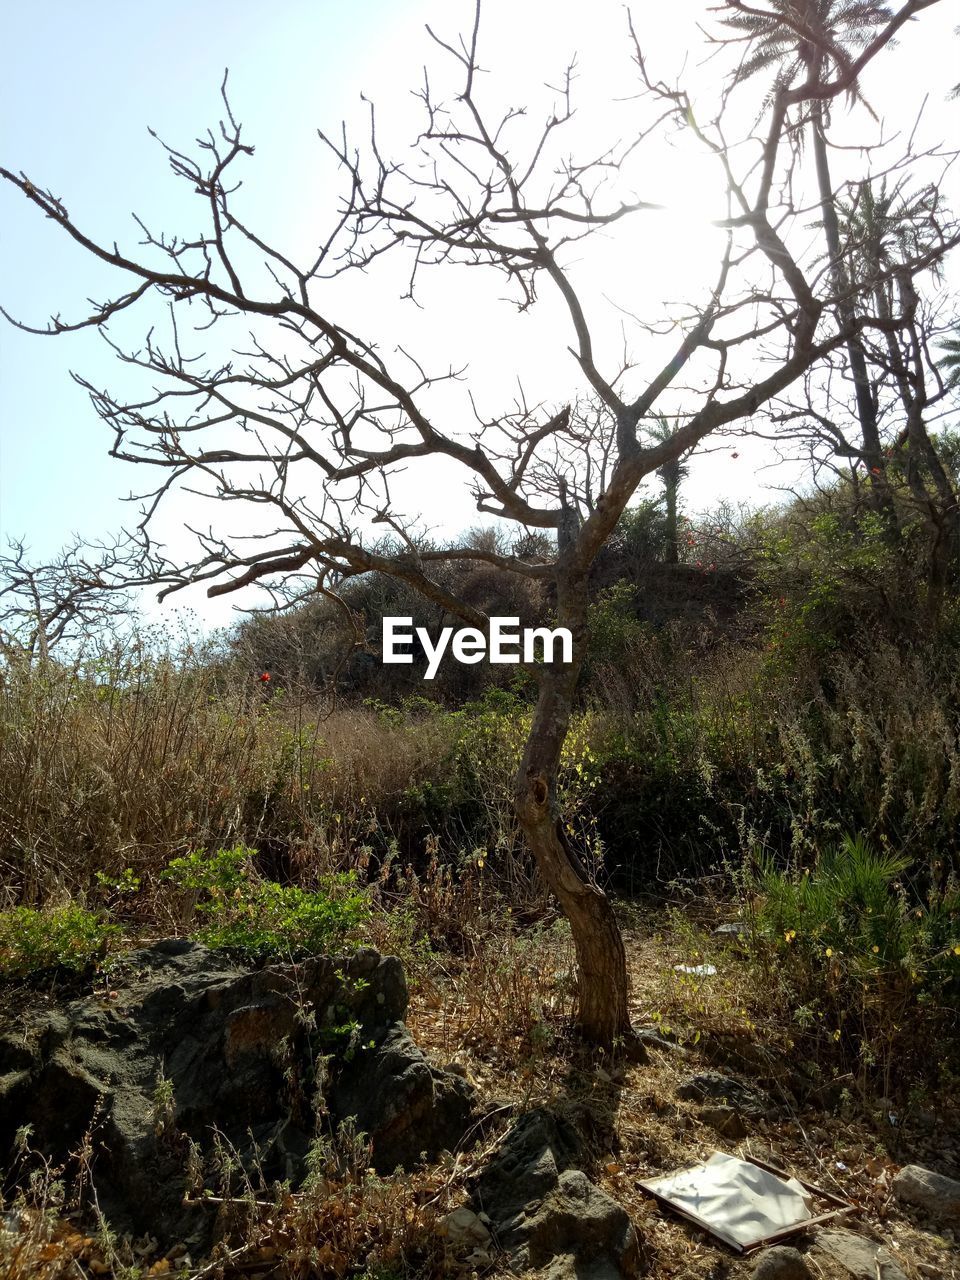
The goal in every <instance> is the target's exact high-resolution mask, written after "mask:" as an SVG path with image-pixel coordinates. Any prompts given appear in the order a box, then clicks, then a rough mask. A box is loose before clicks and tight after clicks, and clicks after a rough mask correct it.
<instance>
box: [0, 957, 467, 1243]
mask: <svg viewBox="0 0 960 1280" xmlns="http://www.w3.org/2000/svg"><path fill="white" fill-rule="evenodd" d="M114 982H115V989H114V990H113V991H109V992H107V991H104V992H103V993H102V994H101V995H99V996H91V997H87V998H84V999H80V1000H75V1001H73V1002H72V1003H70V1004H68V1005H66V1006H65V1007H63V1008H61V1009H56V1010H50V1011H43V1012H36V1011H34V1012H30V1013H28V1014H26V1015H24V1017H23V1018H22V1019H21V1021H20V1022H19V1024H18V1025H16V1026H11V1027H7V1028H6V1029H5V1031H4V1034H3V1035H2V1036H0V1144H2V1143H7V1144H9V1143H10V1142H11V1141H12V1139H13V1136H14V1134H15V1131H16V1130H17V1129H19V1128H20V1127H21V1126H23V1125H30V1126H31V1128H32V1130H33V1137H32V1144H33V1145H34V1146H35V1147H36V1148H37V1149H39V1150H41V1151H43V1152H44V1153H46V1154H49V1155H52V1156H53V1157H54V1158H56V1159H60V1158H64V1157H66V1156H67V1155H68V1154H69V1153H70V1152H71V1151H73V1150H75V1149H76V1148H77V1146H78V1145H79V1144H80V1142H81V1139H82V1138H83V1136H84V1135H85V1134H86V1133H89V1134H90V1137H91V1140H92V1149H93V1151H94V1165H93V1177H94V1182H95V1185H96V1187H97V1192H98V1199H99V1202H100V1205H101V1207H102V1208H103V1210H104V1212H105V1213H106V1214H107V1217H108V1218H109V1219H110V1220H111V1223H112V1225H114V1226H115V1227H117V1228H119V1229H120V1230H128V1229H129V1230H134V1231H137V1232H142V1231H147V1230H149V1231H150V1232H151V1233H152V1234H154V1235H157V1236H159V1237H160V1238H164V1237H165V1236H179V1237H181V1238H182V1237H184V1236H188V1235H190V1234H191V1231H193V1232H194V1233H195V1232H196V1231H197V1230H198V1229H200V1227H201V1226H202V1224H200V1223H198V1221H197V1212H198V1211H196V1210H190V1209H189V1208H185V1207H184V1205H183V1203H182V1196H183V1186H184V1178H183V1147H184V1143H185V1138H190V1139H192V1140H193V1141H195V1142H197V1143H199V1144H200V1146H201V1147H204V1146H206V1145H208V1144H209V1142H210V1139H211V1135H212V1134H213V1132H214V1131H217V1132H218V1133H219V1134H220V1135H222V1138H223V1140H225V1141H226V1142H228V1143H230V1144H232V1146H233V1147H234V1148H235V1150H236V1151H237V1152H238V1153H239V1154H240V1156H241V1158H243V1157H244V1156H249V1157H250V1158H251V1159H253V1158H254V1157H255V1158H256V1160H257V1162H258V1167H261V1168H262V1169H263V1170H264V1172H265V1174H266V1175H267V1176H268V1177H269V1178H276V1179H279V1180H288V1181H291V1182H293V1183H296V1182H297V1181H298V1180H299V1179H300V1178H301V1177H302V1176H303V1173H304V1169H305V1165H304V1158H305V1156H306V1153H307V1151H308V1150H309V1147H310V1144H311V1141H312V1139H313V1137H314V1126H315V1116H316V1115H317V1113H318V1111H325V1112H326V1111H329V1113H330V1114H331V1115H333V1117H334V1118H335V1119H343V1118H345V1117H346V1116H347V1115H354V1116H356V1117H357V1122H358V1127H359V1128H361V1129H362V1130H363V1131H364V1132H365V1133H367V1134H368V1135H369V1137H370V1139H371V1141H372V1148H373V1160H374V1163H375V1165H376V1167H377V1168H378V1169H379V1170H384V1171H392V1170H393V1169H394V1168H395V1167H396V1166H397V1165H402V1166H404V1167H409V1166H410V1165H412V1164H413V1163H415V1162H416V1161H417V1160H418V1158H419V1156H420V1153H421V1152H425V1153H426V1154H427V1155H434V1154H436V1153H437V1152H438V1151H439V1150H441V1149H443V1148H448V1147H454V1146H455V1145H456V1144H457V1143H458V1142H459V1141H460V1139H461V1138H462V1137H463V1135H464V1133H465V1132H466V1131H467V1129H468V1128H469V1127H470V1126H471V1124H472V1122H473V1095H472V1090H471V1088H470V1086H469V1085H468V1084H467V1083H466V1082H465V1081H464V1080H463V1079H461V1078H460V1077H459V1076H456V1075H452V1074H447V1073H445V1072H441V1071H439V1070H437V1069H436V1068H435V1067H432V1066H430V1065H429V1064H428V1063H427V1062H426V1060H425V1059H424V1057H423V1054H422V1053H421V1052H420V1050H419V1049H418V1048H417V1046H416V1045H415V1044H414V1043H413V1041H412V1040H411V1038H410V1036H409V1034H408V1032H407V1030H406V1028H405V1027H404V1026H403V1023H402V1021H401V1020H402V1018H403V1016H404V1014H405V1012H406V1007H407V988H406V982H405V979H404V975H403V969H402V967H401V965H400V962H399V960H397V959H396V958H394V957H383V956H380V955H379V954H378V953H377V952H375V951H371V950H369V949H367V950H360V951H357V952H355V953H352V954H350V955H344V956H340V957H329V956H318V957H314V958H311V959H308V960H305V961H304V962H302V963H301V964H297V965H285V966H271V967H269V968H264V969H259V970H255V971H251V970H246V969H243V968H240V967H238V966H237V965H236V964H234V963H233V962H231V961H230V960H229V959H228V958H226V957H225V956H224V955H223V954H221V953H215V952H211V951H209V950H207V949H206V948H204V947H202V946H200V945H198V944H196V943H191V942H186V941H179V940H176V941H168V942H162V943H158V944H156V945H155V946H153V947H150V948H147V949H145V950H142V951H138V952H135V953H133V954H132V955H131V956H129V957H128V958H127V960H126V961H125V963H124V971H123V976H122V977H120V976H115V977H114ZM321 1060H324V1061H326V1063H327V1068H326V1071H325V1072H323V1073H318V1070H317V1068H318V1064H319V1063H320V1062H321ZM318 1075H320V1076H322V1079H323V1081H324V1085H323V1087H324V1092H325V1094H326V1096H325V1097H324V1098H322V1099H321V1098H318V1097H317V1089H318V1084H317V1081H318Z"/></svg>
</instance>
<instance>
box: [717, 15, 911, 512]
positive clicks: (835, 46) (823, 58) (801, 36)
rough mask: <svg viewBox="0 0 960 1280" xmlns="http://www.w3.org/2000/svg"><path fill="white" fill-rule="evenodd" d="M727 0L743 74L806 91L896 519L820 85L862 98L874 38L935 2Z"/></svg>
mask: <svg viewBox="0 0 960 1280" xmlns="http://www.w3.org/2000/svg"><path fill="white" fill-rule="evenodd" d="M726 5H727V8H728V9H731V10H735V11H736V12H734V13H731V14H730V15H729V16H728V17H727V19H726V22H727V25H728V26H729V27H731V28H733V29H734V30H736V31H738V32H740V33H741V38H742V39H744V40H745V41H746V50H745V54H744V58H743V60H742V62H741V64H740V66H739V68H738V71H737V76H736V78H737V80H738V81H745V80H747V79H749V78H750V77H751V76H754V75H758V74H769V73H771V72H773V73H774V84H775V87H776V88H777V89H781V88H783V87H784V86H790V85H793V84H795V83H800V84H801V85H803V86H805V89H806V91H805V92H804V93H803V94H802V96H801V98H800V104H799V111H798V115H797V120H796V122H795V128H796V129H797V130H798V131H799V130H802V129H803V128H804V127H806V130H807V133H808V136H809V138H810V145H811V149H812V151H813V156H814V162H815V166H816V175H817V189H818V194H819V199H820V212H821V219H822V223H823V233H824V238H825V240H826V245H827V254H828V259H829V264H830V270H831V272H832V275H833V286H834V292H835V294H836V299H837V307H838V312H839V320H840V323H841V325H842V326H844V327H845V328H848V329H849V331H850V333H849V337H848V339H847V342H846V344H845V345H846V352H847V359H848V361H849V366H850V374H851V376H852V378H853V385H854V392H855V396H856V409H857V418H858V420H859V424H860V434H861V441H862V444H861V450H862V461H863V465H864V467H865V468H866V472H867V474H868V476H869V478H870V484H871V486H872V488H873V490H874V492H875V494H876V500H877V502H878V504H879V505H880V507H881V508H882V509H883V510H884V511H885V512H886V513H887V516H888V518H890V519H891V520H892V519H893V506H892V500H891V498H890V494H889V491H888V487H887V481H886V476H885V459H884V455H883V448H882V445H881V441H880V434H879V430H878V426H877V410H876V404H875V401H874V397H873V392H872V389H871V385H870V377H869V373H868V370H867V359H866V354H865V352H864V349H863V344H862V340H861V337H860V334H859V332H858V331H857V329H856V326H855V324H854V320H855V306H854V299H855V296H856V290H855V288H854V286H853V282H851V281H848V280H847V278H846V277H847V272H846V267H845V260H844V254H843V248H842V244H841V234H840V219H839V213H838V208H837V197H836V192H835V188H834V183H833V179H832V177H831V173H830V157H829V151H828V144H827V127H828V125H829V108H830V103H831V101H832V100H833V97H834V96H835V95H830V94H821V92H820V86H821V85H822V84H826V83H827V82H828V81H829V79H830V77H831V76H832V77H834V78H839V79H840V80H842V81H843V83H844V91H845V95H846V97H847V99H848V101H851V102H855V101H858V100H862V99H861V95H860V88H859V75H860V72H861V70H862V69H863V66H864V65H865V63H866V61H867V55H868V54H869V53H870V51H871V49H872V47H873V42H874V41H875V40H876V39H878V38H883V33H886V32H888V31H889V30H890V26H891V24H892V23H896V25H897V26H899V25H901V22H902V21H905V20H906V18H905V9H906V8H911V9H912V10H913V12H917V11H918V10H920V9H923V8H926V7H928V6H927V4H925V3H923V2H921V3H919V4H917V5H914V6H905V7H904V9H901V10H900V12H899V14H897V17H896V18H894V16H893V12H892V10H891V8H890V6H889V5H885V4H876V3H874V0H772V2H771V3H770V4H769V5H764V6H763V7H762V8H756V7H754V6H753V5H750V4H747V3H745V2H744V0H726ZM908 16H912V15H908ZM878 33H881V34H880V35H879V36H878Z"/></svg>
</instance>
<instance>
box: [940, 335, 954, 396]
mask: <svg viewBox="0 0 960 1280" xmlns="http://www.w3.org/2000/svg"><path fill="white" fill-rule="evenodd" d="M940 350H941V351H942V352H943V354H942V355H941V357H940V359H939V360H938V361H937V364H938V365H939V366H940V368H941V369H942V370H943V375H944V382H945V383H946V384H947V386H948V387H952V388H957V387H960V336H958V337H956V338H944V339H943V341H942V342H941V343H940Z"/></svg>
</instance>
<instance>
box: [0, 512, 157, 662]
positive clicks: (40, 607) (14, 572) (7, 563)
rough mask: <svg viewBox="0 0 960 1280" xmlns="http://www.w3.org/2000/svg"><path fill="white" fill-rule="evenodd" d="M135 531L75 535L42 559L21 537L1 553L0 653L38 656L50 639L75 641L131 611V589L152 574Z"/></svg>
mask: <svg viewBox="0 0 960 1280" xmlns="http://www.w3.org/2000/svg"><path fill="white" fill-rule="evenodd" d="M142 550H143V548H142V543H141V542H140V540H139V539H131V538H128V537H124V536H121V537H120V538H117V539H115V540H113V541H110V542H101V543H90V544H88V543H85V542H82V541H81V540H80V539H79V538H77V539H75V540H74V541H73V542H71V543H70V545H69V546H66V547H64V548H63V549H62V550H61V551H60V552H58V554H57V555H55V556H53V557H51V558H50V559H47V560H35V559H33V558H31V556H30V553H29V551H28V549H27V548H26V547H25V546H24V544H23V543H22V542H20V541H16V540H14V541H12V542H10V544H9V547H8V550H7V551H6V552H3V553H0V654H3V655H4V656H5V657H25V658H27V659H28V660H31V661H32V660H33V659H39V661H41V662H45V661H46V660H47V659H48V658H49V657H50V654H51V651H52V650H53V649H55V648H56V647H57V646H63V645H70V644H74V645H77V644H80V645H82V644H83V643H84V642H85V641H86V640H88V639H90V638H91V637H93V636H96V635H101V634H102V633H103V630H104V629H105V628H107V627H111V626H116V625H117V624H118V623H120V622H121V621H122V620H125V619H129V618H130V617H132V616H133V615H134V614H135V613H136V601H135V599H134V598H133V594H132V589H133V588H134V587H135V586H136V585H146V584H147V583H154V582H155V581H156V573H157V572H158V571H161V569H160V565H159V564H157V563H155V564H153V565H149V564H145V563H144V560H143V556H142Z"/></svg>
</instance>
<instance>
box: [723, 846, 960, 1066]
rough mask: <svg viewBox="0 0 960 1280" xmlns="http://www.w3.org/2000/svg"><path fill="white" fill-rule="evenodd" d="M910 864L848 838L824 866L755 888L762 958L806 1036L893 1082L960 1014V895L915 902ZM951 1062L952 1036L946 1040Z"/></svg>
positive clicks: (759, 879) (767, 879)
mask: <svg viewBox="0 0 960 1280" xmlns="http://www.w3.org/2000/svg"><path fill="white" fill-rule="evenodd" d="M910 865H911V864H910V859H909V858H907V857H904V856H902V855H900V854H896V853H894V852H892V851H890V850H888V849H881V850H877V849H875V848H874V847H873V846H871V844H870V843H869V842H868V841H867V840H865V839H864V838H862V837H848V838H847V839H845V840H844V841H843V843H842V844H841V845H840V846H839V847H838V848H837V849H834V850H830V851H829V852H826V853H824V854H823V855H822V856H821V857H820V859H819V862H818V863H817V865H816V866H815V867H814V868H813V869H812V870H805V871H803V872H784V871H780V870H776V869H775V868H774V867H773V866H771V865H770V864H769V863H767V864H765V865H762V866H761V867H760V869H759V871H757V872H756V873H755V874H754V875H753V876H752V877H750V878H749V880H748V890H749V893H750V901H751V903H752V910H753V930H754V933H753V937H754V943H755V946H756V947H757V948H758V951H759V953H760V958H761V959H764V958H767V959H769V958H774V959H775V960H776V962H777V968H778V970H779V972H780V974H781V975H782V979H783V981H784V983H785V984H786V986H787V987H788V988H789V991H790V993H791V995H792V999H791V1004H792V1006H793V1009H794V1018H795V1020H796V1021H797V1023H798V1024H799V1025H800V1027H801V1029H803V1030H806V1031H808V1032H813V1034H814V1035H815V1038H816V1039H818V1040H819V1041H821V1044H822V1042H824V1041H827V1042H832V1043H833V1044H834V1045H835V1046H836V1047H837V1052H838V1053H839V1055H840V1057H841V1059H843V1060H844V1065H845V1066H846V1067H847V1068H848V1069H850V1068H852V1067H853V1066H854V1065H855V1064H856V1065H857V1066H858V1068H859V1069H860V1071H861V1073H862V1074H872V1073H873V1071H874V1070H875V1069H879V1070H881V1071H882V1073H883V1076H884V1085H885V1087H889V1086H890V1084H891V1082H892V1077H893V1076H894V1075H897V1074H899V1073H900V1072H901V1071H906V1070H908V1069H909V1066H910V1065H914V1064H912V1063H911V1062H910V1059H911V1058H914V1057H917V1055H919V1057H922V1058H927V1061H926V1063H925V1064H924V1065H925V1066H926V1068H927V1069H928V1070H935V1069H936V1068H937V1067H938V1066H939V1065H940V1063H938V1062H937V1061H936V1060H935V1058H931V1056H930V1052H931V1046H933V1045H934V1044H936V1043H937V1042H938V1035H937V1033H938V1031H940V1032H945V1031H948V1032H951V1033H952V1031H953V1030H954V1028H955V1025H956V1023H957V1020H958V1018H960V889H958V888H957V886H956V885H955V884H954V885H951V886H949V887H948V888H947V889H946V890H944V891H941V890H936V889H934V890H931V891H929V892H928V893H927V894H926V896H925V898H924V899H921V898H920V897H919V896H911V894H910V893H909V891H908V888H907V887H906V885H905V883H904V881H903V879H902V877H903V875H904V873H905V872H906V871H907V870H908V869H909V867H910ZM940 1043H941V1044H942V1048H943V1053H942V1057H943V1058H946V1057H947V1056H948V1055H949V1054H950V1053H951V1052H952V1050H951V1043H953V1044H955V1040H952V1039H951V1034H946V1035H943V1036H942V1037H941V1038H940Z"/></svg>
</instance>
